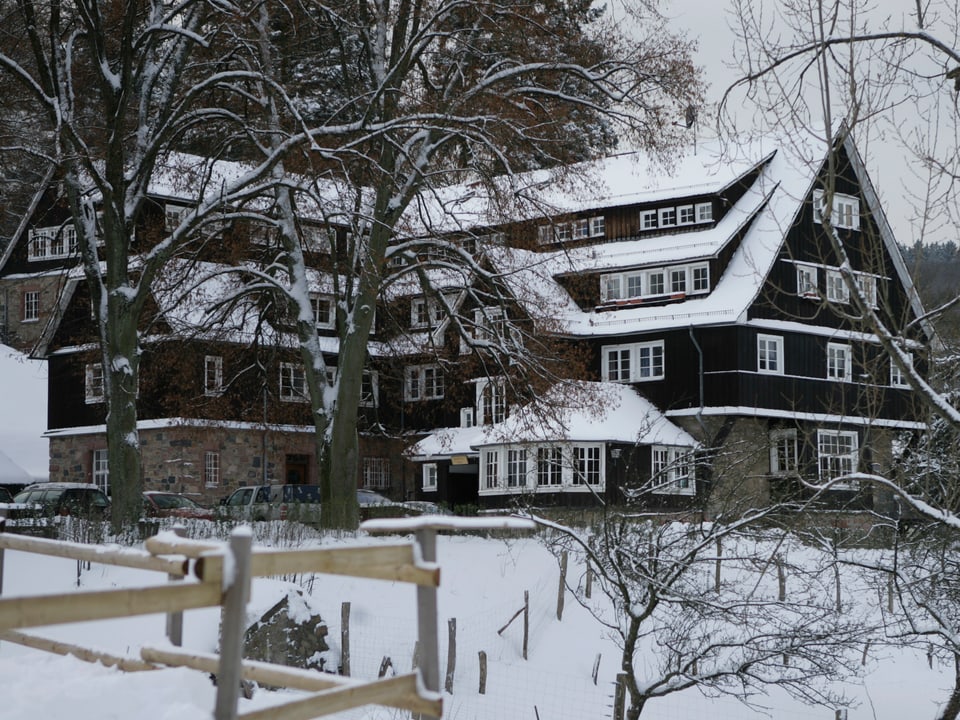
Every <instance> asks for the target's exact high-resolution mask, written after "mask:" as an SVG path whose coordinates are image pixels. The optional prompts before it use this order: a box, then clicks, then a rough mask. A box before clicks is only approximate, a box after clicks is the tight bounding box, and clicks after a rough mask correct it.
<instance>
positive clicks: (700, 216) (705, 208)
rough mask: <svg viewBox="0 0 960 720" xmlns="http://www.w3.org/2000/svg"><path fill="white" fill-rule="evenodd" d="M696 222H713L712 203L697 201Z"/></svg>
mask: <svg viewBox="0 0 960 720" xmlns="http://www.w3.org/2000/svg"><path fill="white" fill-rule="evenodd" d="M696 211H697V222H698V223H708V222H713V203H697V205H696Z"/></svg>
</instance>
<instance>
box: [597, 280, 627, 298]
mask: <svg viewBox="0 0 960 720" xmlns="http://www.w3.org/2000/svg"><path fill="white" fill-rule="evenodd" d="M625 297H626V277H625V276H623V275H601V276H600V300H601V301H602V302H610V301H611V300H623V299H624V298H625Z"/></svg>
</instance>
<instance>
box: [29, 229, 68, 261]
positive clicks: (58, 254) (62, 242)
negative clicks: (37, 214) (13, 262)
mask: <svg viewBox="0 0 960 720" xmlns="http://www.w3.org/2000/svg"><path fill="white" fill-rule="evenodd" d="M78 247H79V246H78V244H77V230H76V228H75V227H74V226H73V224H72V223H66V224H64V225H55V226H52V227H43V228H33V229H32V230H31V231H30V233H29V235H28V241H27V260H28V261H31V262H32V261H35V260H56V259H60V258H67V257H71V256H73V255H76V254H77V250H78Z"/></svg>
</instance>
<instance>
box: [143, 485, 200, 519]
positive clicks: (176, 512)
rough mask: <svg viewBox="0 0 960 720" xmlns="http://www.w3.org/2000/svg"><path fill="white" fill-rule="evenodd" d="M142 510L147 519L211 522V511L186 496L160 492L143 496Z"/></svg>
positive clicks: (146, 493)
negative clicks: (164, 518)
mask: <svg viewBox="0 0 960 720" xmlns="http://www.w3.org/2000/svg"><path fill="white" fill-rule="evenodd" d="M143 509H144V513H145V514H146V515H147V517H178V518H195V519H197V520H213V510H210V509H209V508H205V507H203V505H200V504H199V503H197V502H195V501H194V500H191V499H190V498H188V497H187V496H186V495H179V494H177V493H171V492H162V491H153V490H152V491H147V492H145V493H144V494H143Z"/></svg>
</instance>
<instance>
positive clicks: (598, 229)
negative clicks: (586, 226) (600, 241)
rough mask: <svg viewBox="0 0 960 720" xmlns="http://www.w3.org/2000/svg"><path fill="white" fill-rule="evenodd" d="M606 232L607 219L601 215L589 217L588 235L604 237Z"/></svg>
mask: <svg viewBox="0 0 960 720" xmlns="http://www.w3.org/2000/svg"><path fill="white" fill-rule="evenodd" d="M606 234H607V220H606V218H605V217H604V216H603V215H594V216H593V217H592V218H590V237H604V236H605V235H606Z"/></svg>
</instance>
